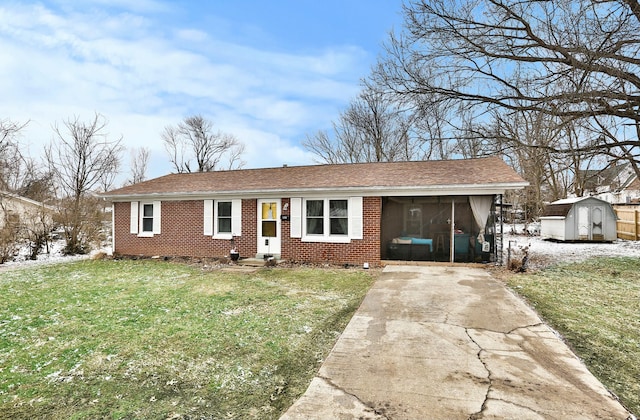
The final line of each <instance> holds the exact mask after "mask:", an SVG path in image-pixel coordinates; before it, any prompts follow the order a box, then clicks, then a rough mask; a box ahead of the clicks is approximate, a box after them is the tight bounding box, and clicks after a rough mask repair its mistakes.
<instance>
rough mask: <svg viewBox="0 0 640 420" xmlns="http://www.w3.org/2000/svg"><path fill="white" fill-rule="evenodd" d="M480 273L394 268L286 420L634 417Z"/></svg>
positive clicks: (530, 313)
mask: <svg viewBox="0 0 640 420" xmlns="http://www.w3.org/2000/svg"><path fill="white" fill-rule="evenodd" d="M630 417H631V416H630V414H629V413H628V412H627V411H626V410H625V409H624V408H623V407H622V406H621V405H620V404H619V403H618V402H617V400H615V398H613V396H612V395H611V394H610V393H609V392H608V391H607V390H606V389H605V388H604V387H603V385H602V384H601V383H600V382H599V381H598V380H596V379H595V378H594V377H593V376H592V375H591V374H590V373H589V371H588V370H587V369H586V368H585V367H584V365H583V364H582V363H581V362H580V361H579V360H578V359H577V358H576V357H575V356H574V354H573V353H572V352H571V351H570V350H569V349H568V348H567V346H566V345H565V344H564V343H563V342H562V341H561V340H560V339H559V338H558V337H557V336H556V335H555V334H554V333H553V331H552V330H550V329H549V328H548V327H547V326H546V325H545V324H543V323H542V322H541V320H540V318H538V316H537V315H536V313H535V312H533V311H532V310H531V309H530V308H529V307H528V306H527V305H525V304H524V303H523V302H522V301H521V300H520V299H519V298H517V297H515V296H514V295H513V294H511V293H510V292H509V291H508V290H507V289H506V288H505V287H504V286H503V285H502V283H500V282H498V281H497V280H495V279H494V278H492V277H491V275H490V274H489V273H487V272H486V271H485V270H483V269H481V268H468V267H457V266H454V267H436V266H428V267H425V266H387V267H386V268H385V269H384V271H383V273H382V275H381V276H380V278H379V279H378V280H377V281H376V283H375V284H374V286H373V287H372V289H371V290H370V291H369V293H368V294H367V296H366V297H365V299H364V301H363V303H362V305H361V307H360V308H359V309H358V310H357V312H356V313H355V315H354V317H353V318H352V319H351V321H350V323H349V325H348V326H347V328H346V329H345V331H344V333H343V334H342V335H341V336H340V338H339V340H338V341H337V343H336V345H335V347H334V348H333V350H332V351H331V353H330V354H329V356H328V357H327V359H326V361H325V362H324V363H323V365H322V367H321V368H320V371H319V373H318V375H317V376H316V377H315V378H314V379H313V381H312V382H311V385H310V386H309V388H308V389H307V391H306V392H305V394H304V395H303V396H302V397H301V398H300V399H299V400H298V401H297V402H296V403H295V404H294V405H293V406H292V407H291V408H290V409H289V411H287V413H285V414H284V416H282V417H281V418H282V419H509V418H513V419H568V418H570V419H627V418H630Z"/></svg>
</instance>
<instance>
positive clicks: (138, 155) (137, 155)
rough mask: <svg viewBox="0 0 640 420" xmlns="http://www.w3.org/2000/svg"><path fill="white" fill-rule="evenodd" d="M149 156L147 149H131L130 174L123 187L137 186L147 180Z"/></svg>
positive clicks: (149, 152)
mask: <svg viewBox="0 0 640 420" xmlns="http://www.w3.org/2000/svg"><path fill="white" fill-rule="evenodd" d="M150 154H151V151H150V150H149V148H148V147H138V148H135V149H131V165H130V168H131V172H130V175H129V179H128V180H127V181H126V182H125V185H132V184H137V183H138V182H142V181H144V180H145V179H147V169H148V166H149V155H150Z"/></svg>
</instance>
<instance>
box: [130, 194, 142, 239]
mask: <svg viewBox="0 0 640 420" xmlns="http://www.w3.org/2000/svg"><path fill="white" fill-rule="evenodd" d="M139 209H140V207H139V203H138V202H137V201H132V202H131V221H130V222H129V233H138V224H139V223H140V221H139V220H138V210H139Z"/></svg>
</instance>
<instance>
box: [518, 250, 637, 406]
mask: <svg viewBox="0 0 640 420" xmlns="http://www.w3.org/2000/svg"><path fill="white" fill-rule="evenodd" d="M507 282H508V284H509V285H510V286H511V287H512V288H514V290H515V291H516V292H517V293H519V294H521V295H523V296H524V297H525V298H526V299H527V300H528V301H529V302H530V303H531V304H532V305H533V306H534V307H535V309H536V310H537V311H538V312H539V313H540V315H541V316H542V317H543V318H544V319H545V320H546V321H547V322H548V323H549V324H550V325H551V326H552V327H553V328H555V329H556V330H557V331H558V332H560V333H561V334H562V335H563V336H564V337H565V338H566V340H567V341H568V343H569V345H570V346H571V347H572V348H573V349H574V351H575V352H576V353H577V355H578V356H579V357H580V358H581V359H582V360H583V361H584V362H585V364H586V365H587V366H588V367H589V370H591V372H592V373H593V374H594V375H595V376H597V377H598V379H600V380H601V381H602V382H603V383H604V385H605V386H606V387H607V388H608V389H610V390H612V391H613V392H614V393H615V394H616V395H617V396H618V397H619V398H620V400H621V401H622V403H623V404H624V405H625V406H626V407H627V409H629V410H630V411H631V412H633V413H635V414H636V415H637V414H640V363H639V361H640V260H639V259H638V258H592V259H590V260H589V261H586V262H583V263H574V264H566V265H561V266H556V267H552V268H549V269H546V270H544V271H541V272H538V273H534V274H526V275H511V276H509V277H508V280H507Z"/></svg>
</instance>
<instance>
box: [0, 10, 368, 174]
mask: <svg viewBox="0 0 640 420" xmlns="http://www.w3.org/2000/svg"><path fill="white" fill-rule="evenodd" d="M92 3H93V5H94V6H95V5H103V4H107V3H108V4H109V5H113V3H112V1H107V0H93V2H92ZM129 3H131V4H133V3H137V2H130V1H127V2H125V1H118V2H117V6H118V7H125V6H126V5H128V4H129ZM60 4H62V5H63V6H68V4H69V3H67V2H64V1H63V2H61V3H60ZM161 6H163V4H162V3H157V2H153V1H145V2H143V3H141V4H140V5H138V6H136V7H135V8H128V9H129V11H127V12H119V13H118V14H115V15H113V14H111V15H110V14H107V12H106V11H100V9H98V10H94V9H92V10H91V12H90V13H89V12H86V13H85V12H78V11H69V12H67V13H61V12H58V11H56V10H54V9H53V8H47V7H45V6H42V5H4V6H0V91H2V92H3V94H4V95H5V98H3V99H4V100H3V101H2V102H0V116H1V117H3V118H11V119H16V120H19V121H24V120H27V119H31V120H32V121H33V122H32V124H30V125H29V126H28V128H27V130H25V133H24V135H25V137H28V138H29V143H31V144H33V145H34V146H35V147H32V152H33V150H34V149H35V150H38V147H37V145H38V144H41V143H43V142H45V141H48V140H49V139H50V138H51V124H53V123H55V122H61V121H63V120H66V119H68V118H69V117H72V116H76V115H77V116H80V117H81V118H83V119H87V120H88V119H90V118H91V117H92V116H93V113H94V112H99V113H101V114H103V115H104V116H105V117H107V119H108V120H109V126H108V128H109V131H110V132H111V133H113V135H114V136H119V135H120V134H122V135H123V138H124V141H125V143H126V144H127V145H128V146H131V147H138V146H146V147H149V148H151V149H152V150H153V153H152V164H154V165H156V166H157V167H158V168H162V167H163V166H166V165H167V164H166V162H160V157H161V156H162V153H163V149H162V145H161V143H160V137H159V136H160V132H161V131H162V130H163V128H164V127H165V126H166V125H170V124H176V123H177V122H178V121H180V120H181V119H182V118H184V117H185V116H188V115H193V114H202V115H203V116H205V117H207V118H210V119H211V120H212V121H214V123H215V124H216V126H218V127H219V128H221V129H222V130H223V131H227V132H230V133H233V134H235V135H236V136H238V137H239V138H240V139H241V140H243V141H245V142H246V147H247V152H246V156H244V159H245V160H246V161H247V166H248V167H259V166H271V165H280V164H282V163H289V164H304V163H310V162H311V161H312V156H311V155H310V154H309V153H307V152H305V151H303V150H302V149H301V147H300V146H299V144H298V142H299V141H300V140H301V139H302V138H303V137H304V134H305V133H314V132H316V131H317V130H318V129H320V128H324V127H323V126H322V125H325V126H326V125H327V124H328V123H329V122H330V120H331V119H333V118H334V117H335V115H337V112H338V111H339V108H340V107H341V106H342V105H343V104H345V103H346V102H347V101H348V100H349V99H350V98H351V97H353V95H355V94H356V92H357V90H358V89H359V88H358V86H357V83H356V82H354V80H357V79H358V76H359V74H356V73H357V72H361V71H365V70H366V69H364V70H363V69H362V68H361V64H359V63H360V62H361V61H362V60H363V58H365V57H366V56H367V54H366V53H365V52H364V51H363V50H361V49H359V48H356V47H336V48H333V49H326V50H323V51H319V52H316V53H313V54H312V53H309V52H307V53H306V54H287V53H283V52H271V51H261V50H258V49H255V48H252V47H251V46H250V45H239V44H237V43H234V42H232V41H229V40H224V39H213V38H212V36H211V35H210V34H209V33H207V32H205V31H204V30H202V29H201V28H189V27H181V28H165V29H163V30H158V29H157V26H158V25H165V24H166V21H162V22H161V21H157V20H154V19H159V18H158V17H157V16H153V15H152V16H147V15H140V14H136V13H137V12H139V11H140V10H146V11H148V10H153V11H158V10H163V8H162V7H161ZM154 157H155V161H153V160H154V159H153V158H154ZM125 160H126V159H125ZM127 163H128V162H127ZM167 170H168V169H167ZM160 174H161V173H159V174H158V173H155V174H154V175H160Z"/></svg>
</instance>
